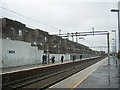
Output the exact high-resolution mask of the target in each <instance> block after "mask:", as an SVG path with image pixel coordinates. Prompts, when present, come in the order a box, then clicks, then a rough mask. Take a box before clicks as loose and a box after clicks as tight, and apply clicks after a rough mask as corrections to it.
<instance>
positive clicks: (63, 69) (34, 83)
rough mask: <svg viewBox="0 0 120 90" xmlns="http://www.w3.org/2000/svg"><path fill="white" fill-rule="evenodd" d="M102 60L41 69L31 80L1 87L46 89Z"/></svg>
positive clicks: (21, 89)
mask: <svg viewBox="0 0 120 90" xmlns="http://www.w3.org/2000/svg"><path fill="white" fill-rule="evenodd" d="M103 58H105V57H100V58H95V59H88V60H83V61H77V62H72V63H68V64H63V65H58V66H54V67H50V68H45V69H41V73H40V74H39V75H36V76H32V78H29V79H24V80H22V81H19V82H17V83H11V84H8V85H6V86H5V87H3V89H18V90H23V89H25V88H26V89H28V88H34V89H46V88H48V87H50V86H51V85H53V84H55V83H57V82H59V81H61V80H63V79H65V78H67V77H69V76H71V75H73V74H75V73H77V72H79V71H81V70H83V69H85V68H87V67H89V66H90V65H92V64H94V63H96V62H98V61H100V60H102V59H103Z"/></svg>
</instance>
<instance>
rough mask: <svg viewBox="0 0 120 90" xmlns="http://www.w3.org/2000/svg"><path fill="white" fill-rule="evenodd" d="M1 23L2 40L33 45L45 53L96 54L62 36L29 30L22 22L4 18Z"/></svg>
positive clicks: (0, 36) (0, 20)
mask: <svg viewBox="0 0 120 90" xmlns="http://www.w3.org/2000/svg"><path fill="white" fill-rule="evenodd" d="M0 22H1V26H0V28H2V31H1V32H2V33H1V34H0V38H4V39H10V40H17V41H23V42H28V43H31V46H33V47H34V46H37V47H38V50H44V53H51V54H58V53H59V54H64V53H69V54H74V53H76V54H95V53H94V51H92V50H91V49H90V48H89V47H87V46H85V45H82V44H78V43H75V42H73V41H70V40H68V39H63V38H62V37H60V36H56V35H50V34H49V33H48V32H45V31H43V30H40V29H31V28H28V27H26V25H25V24H23V23H21V22H18V21H15V20H11V19H8V18H2V19H0Z"/></svg>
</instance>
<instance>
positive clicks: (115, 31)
mask: <svg viewBox="0 0 120 90" xmlns="http://www.w3.org/2000/svg"><path fill="white" fill-rule="evenodd" d="M112 32H114V33H115V38H114V39H112V40H114V44H115V45H114V46H115V47H114V49H115V56H116V52H117V49H116V31H115V30H112Z"/></svg>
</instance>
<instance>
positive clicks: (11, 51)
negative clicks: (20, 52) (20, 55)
mask: <svg viewBox="0 0 120 90" xmlns="http://www.w3.org/2000/svg"><path fill="white" fill-rule="evenodd" d="M8 53H11V54H14V53H16V52H15V51H14V50H9V51H8Z"/></svg>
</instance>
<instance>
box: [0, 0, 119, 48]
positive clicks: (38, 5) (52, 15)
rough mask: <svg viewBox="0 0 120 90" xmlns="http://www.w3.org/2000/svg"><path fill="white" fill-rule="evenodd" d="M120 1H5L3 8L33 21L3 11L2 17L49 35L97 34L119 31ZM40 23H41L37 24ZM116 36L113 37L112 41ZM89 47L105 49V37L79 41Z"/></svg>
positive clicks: (93, 37) (86, 38) (87, 38)
mask: <svg viewBox="0 0 120 90" xmlns="http://www.w3.org/2000/svg"><path fill="white" fill-rule="evenodd" d="M118 1H119V0H104V1H102V0H3V1H2V4H1V6H2V7H4V8H7V9H9V10H12V11H14V12H16V13H20V14H22V15H24V16H27V17H30V18H32V19H34V20H37V22H36V21H33V20H30V19H28V18H25V17H23V16H20V15H17V14H15V13H13V12H10V11H7V10H5V9H1V8H0V10H2V13H1V12H0V14H1V15H2V17H8V18H10V19H14V20H18V21H20V22H22V23H24V24H26V25H27V26H28V27H31V28H39V29H42V30H44V31H47V32H49V33H50V34H56V33H57V34H58V33H59V30H62V31H61V33H68V32H76V31H77V32H82V31H92V28H95V31H97V30H103V31H104V30H107V31H109V32H110V33H111V30H113V29H114V30H117V14H116V13H111V12H110V10H111V9H112V8H118ZM38 21H39V22H38ZM113 37H114V34H113V33H111V37H110V38H113ZM79 43H82V44H84V45H87V46H92V47H94V46H106V44H107V43H106V36H89V37H88V36H87V37H85V40H79ZM111 43H112V41H111Z"/></svg>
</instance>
